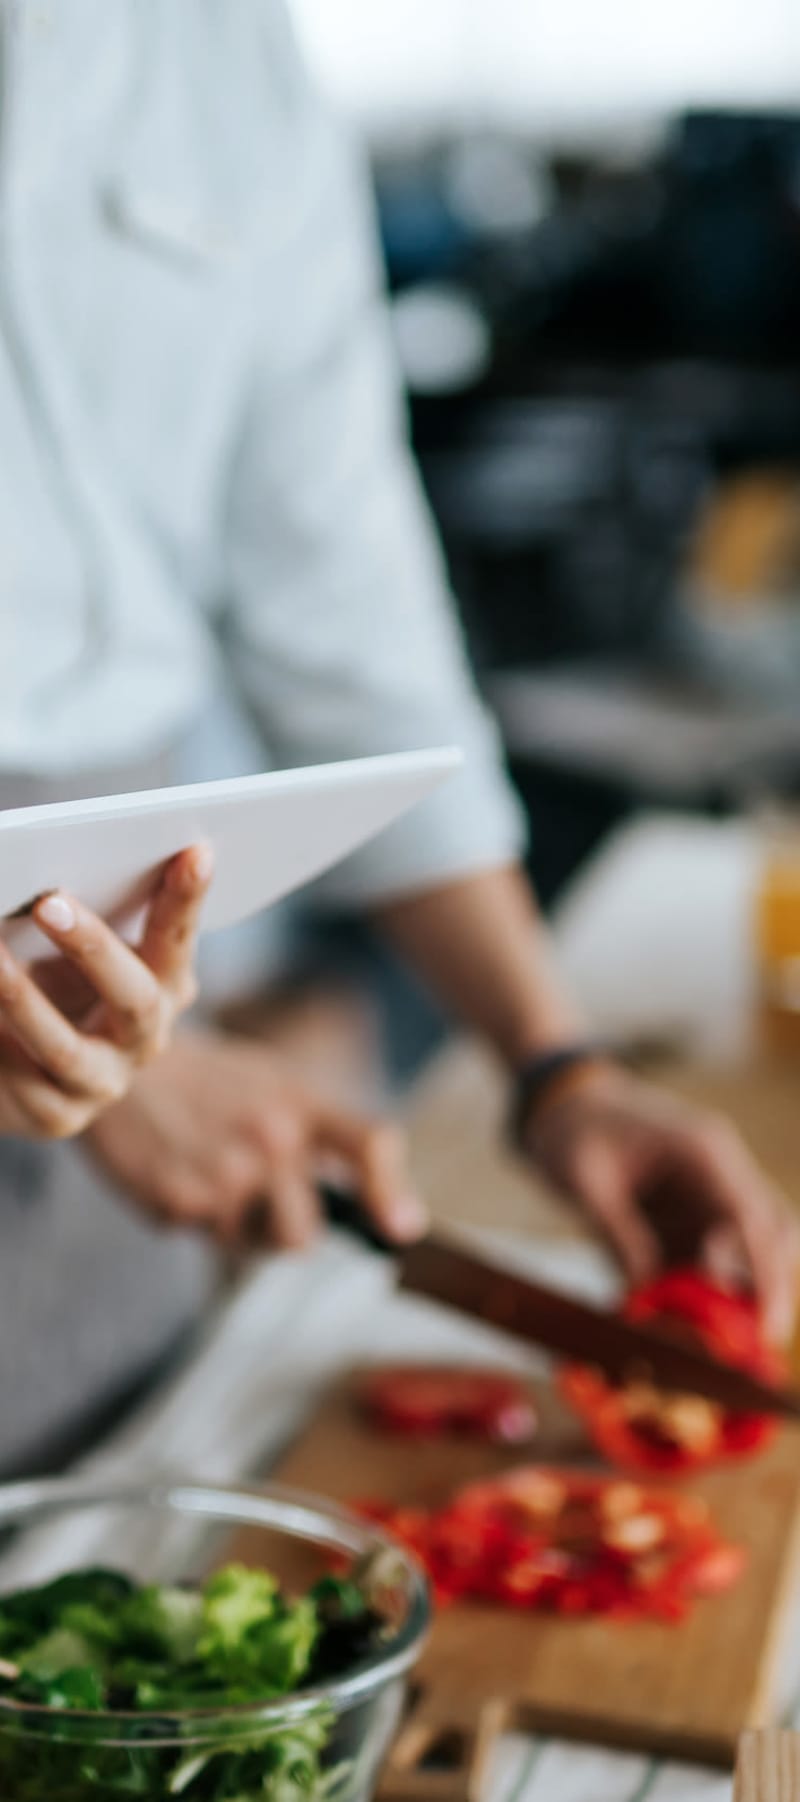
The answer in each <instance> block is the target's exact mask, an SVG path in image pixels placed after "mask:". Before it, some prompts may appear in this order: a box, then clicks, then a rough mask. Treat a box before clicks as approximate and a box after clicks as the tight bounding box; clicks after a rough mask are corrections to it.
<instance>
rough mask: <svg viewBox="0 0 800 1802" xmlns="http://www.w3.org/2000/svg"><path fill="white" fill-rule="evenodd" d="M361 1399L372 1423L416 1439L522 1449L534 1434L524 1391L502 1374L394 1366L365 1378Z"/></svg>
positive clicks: (529, 1402)
mask: <svg viewBox="0 0 800 1802" xmlns="http://www.w3.org/2000/svg"><path fill="white" fill-rule="evenodd" d="M361 1399H362V1402H363V1405H364V1406H365V1408H366V1409H367V1412H368V1413H369V1416H370V1418H371V1420H373V1421H374V1422H375V1424H376V1425H378V1426H380V1427H382V1428H384V1429H385V1430H387V1431H389V1432H393V1433H407V1434H409V1436H412V1437H414V1438H419V1439H422V1438H434V1437H438V1436H440V1435H443V1434H449V1433H457V1434H472V1435H474V1436H476V1437H478V1438H483V1439H491V1440H495V1441H498V1442H499V1443H501V1444H505V1445H522V1444H524V1443H525V1442H526V1441H529V1440H531V1439H532V1438H534V1436H535V1433H536V1426H537V1419H536V1408H535V1406H534V1402H533V1397H532V1395H531V1392H530V1389H529V1388H528V1386H527V1384H525V1383H524V1382H522V1381H521V1380H520V1379H519V1378H518V1377H515V1376H508V1375H506V1374H504V1373H503V1372H502V1371H489V1370H464V1369H463V1368H462V1369H458V1370H452V1369H450V1368H448V1367H445V1366H435V1365H434V1366H430V1365H422V1364H401V1365H394V1366H391V1367H389V1368H386V1369H380V1370H376V1371H373V1372H372V1373H371V1374H370V1375H369V1376H368V1377H366V1378H365V1380H364V1382H363V1384H362V1387H361Z"/></svg>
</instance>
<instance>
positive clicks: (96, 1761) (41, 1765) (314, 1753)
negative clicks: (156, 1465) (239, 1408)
mask: <svg viewBox="0 0 800 1802" xmlns="http://www.w3.org/2000/svg"><path fill="white" fill-rule="evenodd" d="M380 1548H383V1549H384V1550H385V1551H386V1553H387V1557H386V1559H385V1560H378V1561H377V1563H376V1567H375V1568H376V1583H377V1585H378V1589H377V1591H376V1594H375V1601H376V1605H377V1606H378V1607H379V1608H380V1612H381V1613H382V1614H383V1615H384V1617H385V1619H386V1622H387V1627H386V1632H385V1635H384V1636H383V1637H382V1639H381V1642H380V1644H379V1646H378V1647H377V1648H374V1649H373V1650H372V1651H371V1652H370V1654H369V1656H368V1657H367V1658H365V1659H364V1660H363V1661H362V1662H361V1663H360V1664H357V1665H355V1666H353V1667H352V1668H351V1669H350V1670H348V1671H346V1672H345V1673H344V1674H343V1675H341V1676H339V1677H337V1678H336V1679H335V1680H333V1681H330V1682H328V1683H324V1684H320V1685H318V1686H317V1687H316V1688H309V1689H305V1690H302V1691H298V1692H296V1693H295V1694H293V1695H292V1696H291V1697H288V1698H282V1699H281V1700H280V1701H278V1702H276V1701H269V1702H265V1703H264V1704H263V1705H262V1704H259V1705H257V1706H253V1705H248V1706H240V1707H230V1708H221V1709H215V1710H214V1711H213V1712H211V1711H205V1710H186V1711H183V1712H181V1713H175V1714H167V1713H161V1714H158V1715H155V1714H147V1713H142V1712H137V1713H135V1714H134V1713H115V1714H112V1713H109V1712H104V1713H95V1714H89V1713H79V1712H77V1711H71V1710H60V1709H51V1708H42V1707H37V1706H34V1705H31V1704H25V1703H22V1702H14V1701H13V1700H10V1699H8V1698H3V1699H0V1797H2V1802H34V1798H35V1802H44V1798H45V1797H46V1798H47V1802H101V1799H102V1802H116V1799H117V1798H119V1799H120V1802H122V1798H127V1799H128V1802H131V1799H132V1798H139V1799H140V1802H168V1799H171V1798H173V1797H175V1796H182V1797H185V1798H186V1802H322V1799H323V1798H325V1802H327V1799H328V1798H330V1799H331V1802H334V1799H335V1802H368V1798H369V1797H371V1796H372V1794H373V1789H374V1785H375V1780H376V1776H377V1772H378V1770H379V1768H380V1765H381V1762H382V1760H383V1758H384V1755H385V1753H386V1751H387V1749H388V1746H389V1743H390V1740H391V1738H392V1736H393V1734H394V1732H395V1730H396V1727H397V1724H398V1721H399V1717H400V1713H401V1710H402V1704H403V1696H404V1689H405V1678H406V1675H407V1673H408V1671H409V1670H410V1668H411V1666H412V1665H413V1663H414V1661H415V1659H416V1658H417V1656H418V1653H419V1651H420V1648H421V1645H422V1642H423V1639H424V1637H425V1633H426V1629H427V1626H428V1620H429V1607H428V1594H427V1587H426V1584H425V1579H424V1577H423V1575H422V1573H421V1572H420V1570H419V1569H418V1568H417V1566H416V1565H415V1564H414V1561H413V1560H412V1559H411V1558H409V1557H407V1556H406V1554H405V1553H404V1552H402V1551H401V1550H400V1549H399V1548H398V1547H397V1546H396V1545H395V1544H394V1542H393V1541H390V1540H388V1539H386V1538H385V1537H384V1536H383V1535H382V1534H381V1533H380V1532H378V1531H377V1530H376V1529H374V1528H373V1527H372V1526H371V1525H367V1524H366V1523H365V1522H363V1521H359V1520H358V1519H357V1518H356V1517H355V1516H353V1515H350V1514H348V1513H347V1512H346V1511H345V1510H343V1509H339V1508H337V1507H335V1506H334V1505H333V1504H331V1503H329V1502H327V1501H325V1500H322V1499H320V1498H318V1497H315V1496H311V1495H305V1494H303V1493H301V1492H296V1491H293V1490H289V1489H283V1488H280V1487H278V1486H277V1485H275V1486H271V1487H269V1488H266V1489H264V1490H249V1489H245V1488H223V1487H218V1486H216V1485H214V1486H211V1485H205V1484H203V1483H201V1482H195V1481H189V1480H187V1481H182V1480H174V1481H170V1480H162V1481H158V1482H153V1483H152V1484H142V1485H136V1484H132V1483H130V1482H128V1483H118V1482H113V1481H107V1482H103V1481H102V1480H98V1479H95V1480H93V1481H87V1480H82V1481H74V1482H73V1481H70V1480H66V1481H61V1480H59V1481H54V1482H32V1483H16V1484H12V1485H7V1486H6V1487H5V1488H2V1487H0V1603H1V1602H2V1594H3V1592H8V1591H9V1590H11V1589H18V1588H23V1587H26V1586H28V1585H32V1584H38V1583H43V1582H47V1581H48V1580H49V1579H51V1578H53V1577H56V1576H59V1575H61V1574H62V1573H63V1572H65V1571H68V1570H76V1569H79V1568H81V1567H83V1566H87V1565H95V1566H96V1565H105V1566H110V1567H111V1568H113V1569H117V1570H123V1571H125V1572H126V1573H127V1574H128V1575H129V1576H131V1577H133V1578H134V1579H135V1580H136V1581H138V1582H143V1583H154V1582H155V1583H185V1582H193V1583H194V1582H198V1581H201V1580H202V1579H203V1577H204V1576H205V1575H206V1574H207V1573H208V1572H209V1570H211V1569H213V1568H214V1566H215V1565H218V1564H219V1563H221V1562H226V1561H227V1560H228V1559H230V1558H235V1559H237V1560H240V1561H241V1562H243V1563H245V1564H252V1565H254V1566H261V1565H263V1566H267V1567H269V1569H271V1570H273V1571H275V1572H276V1574H277V1575H278V1576H279V1577H280V1578H281V1580H282V1582H284V1583H285V1584H286V1585H287V1587H288V1588H289V1589H295V1588H297V1589H299V1588H304V1587H305V1586H306V1585H308V1584H309V1583H312V1582H313V1581H314V1580H315V1578H316V1577H317V1576H319V1575H320V1574H321V1573H322V1572H323V1571H324V1570H326V1569H329V1568H330V1565H331V1563H332V1562H335V1563H336V1566H337V1568H341V1567H342V1564H344V1565H345V1566H347V1565H352V1564H354V1563H355V1562H356V1561H357V1560H359V1559H361V1558H364V1557H366V1556H368V1555H369V1554H370V1553H372V1552H374V1551H375V1550H376V1549H380ZM332 1555H333V1556H332ZM381 1573H382V1574H381Z"/></svg>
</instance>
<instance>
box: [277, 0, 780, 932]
mask: <svg viewBox="0 0 800 1802" xmlns="http://www.w3.org/2000/svg"><path fill="white" fill-rule="evenodd" d="M293 4H294V8H295V14H296V21H297V25H298V28H299V30H300V33H301V35H302V38H303V40H304V43H305V46H306V49H307V52H308V54H309V56H310V58H311V60H312V62H313V64H314V66H315V68H316V71H317V75H318V78H319V80H320V81H321V82H322V83H323V85H324V86H325V87H326V88H327V89H328V91H329V92H330V93H331V94H332V95H333V97H334V99H335V100H336V102H337V104H338V105H339V107H340V108H341V109H342V110H343V111H344V112H345V113H346V114H347V115H348V116H349V118H350V120H351V121H352V124H353V127H354V129H355V130H356V131H357V132H358V133H359V134H360V135H361V136H362V137H363V139H364V140H365V141H366V143H367V145H368V148H369V152H370V156H371V160H372V167H373V170H374V180H375V189H376V196H377V202H378V208H379V214H380V221H381V228H382V234H383V241H384V246H385V253H386V260H387V266H388V270H389V277H390V283H391V290H392V298H393V311H394V318H395V324H396V330H397V337H398V343H399V346H400V352H401V357H402V362H403V368H404V371H405V376H406V381H407V385H408V393H409V406H410V415H411V422H412V431H413V439H414V445H415V450H416V454H417V457H418V459H419V464H420V468H421V471H422V475H423V478H424V482H425V485H426V488H427V491H428V494H429V496H430V500H431V503H432V505H433V508H434V511H435V514H436V517H437V519H438V522H439V526H440V528H441V532H442V535H443V538H444V543H445V546H446V550H447V555H448V558H449V561H450V566H451V570H452V576H453V583H454V587H455V591H456V594H457V596H458V600H459V604H460V606H461V608H462V611H463V617H464V621H465V625H466V628H467V633H468V637H469V643H470V646H471V650H472V655H473V658H474V660H475V664H476V667H477V670H478V672H479V676H480V680H481V683H482V685H483V687H484V689H485V692H486V693H487V694H488V696H489V698H490V699H491V701H492V703H493V705H494V707H495V709H496V710H497V712H498V714H499V717H500V720H501V723H502V727H503V731H504V735H505V739H506V744H507V749H508V755H509V760H510V763H511V766H512V769H513V772H514V775H515V778H516V780H517V782H518V784H519V786H520V788H521V790H522V792H523V795H524V797H525V799H526V802H527V805H528V808H529V810H530V813H531V817H532V823H533V843H534V845H535V876H536V881H537V884H538V887H539V890H540V893H541V894H542V897H543V899H544V901H545V902H546V903H547V904H548V905H549V904H552V902H553V901H554V900H555V899H556V898H557V897H558V895H559V892H560V891H561V889H562V888H563V886H564V884H565V882H566V881H567V880H568V878H570V877H571V876H572V875H573V874H574V873H575V871H576V870H577V869H578V868H579V866H580V864H581V862H582V860H583V859H584V858H585V857H586V856H587V854H588V853H589V852H590V851H591V850H592V849H594V848H595V847H596V846H597V845H598V844H599V843H600V842H601V841H602V839H603V837H604V836H605V835H606V834H607V833H608V831H609V830H610V828H611V827H612V826H613V825H615V824H617V823H619V821H620V820H621V819H623V818H624V817H625V816H626V815H628V814H629V813H631V812H632V811H633V810H638V809H639V808H641V807H642V806H647V807H649V808H653V807H655V808H662V807H663V808H668V809H674V808H675V807H676V806H677V807H679V808H680V809H681V810H682V811H683V812H685V811H686V810H687V809H688V810H690V811H691V812H697V814H699V815H703V814H715V815H726V814H730V813H733V812H737V811H739V810H741V808H742V807H743V806H745V805H749V804H750V802H751V801H752V800H753V798H754V797H758V796H759V795H762V794H764V793H769V794H772V795H776V794H777V795H786V796H793V795H794V794H795V792H796V790H797V788H798V786H800V710H799V709H798V703H797V693H798V674H799V673H800V356H799V355H798V340H799V337H800V109H797V100H796V72H797V70H798V68H800V8H798V6H797V4H796V0H760V3H759V4H758V5H757V6H756V5H754V4H752V3H749V4H740V3H738V0H703V4H702V5H700V6H699V5H698V4H697V0H670V4H669V5H668V6H666V7H663V8H652V7H643V6H642V5H641V3H640V0H605V4H604V5H602V6H598V5H597V3H596V0H559V4H558V5H557V6H552V5H546V4H544V0H381V3H380V5H379V6H373V7H366V6H365V5H364V4H363V0H293ZM796 109H797V110H796Z"/></svg>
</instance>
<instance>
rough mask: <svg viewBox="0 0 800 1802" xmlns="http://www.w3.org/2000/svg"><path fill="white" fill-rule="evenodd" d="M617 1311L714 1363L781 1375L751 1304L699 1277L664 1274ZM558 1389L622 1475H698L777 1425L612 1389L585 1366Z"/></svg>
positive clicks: (642, 1391)
mask: <svg viewBox="0 0 800 1802" xmlns="http://www.w3.org/2000/svg"><path fill="white" fill-rule="evenodd" d="M622 1311H623V1313H624V1315H625V1316H626V1318H627V1319H629V1320H634V1321H654V1322H655V1321H658V1322H659V1323H661V1322H663V1323H664V1326H665V1328H667V1329H670V1330H676V1331H680V1332H681V1334H682V1335H683V1336H684V1337H690V1338H692V1339H694V1340H699V1341H700V1342H701V1343H702V1344H704V1345H706V1346H707V1347H708V1349H709V1351H712V1352H713V1353H714V1355H715V1357H718V1358H720V1359H722V1360H724V1361H725V1362H727V1363H729V1364H733V1365H736V1366H738V1367H740V1368H741V1369H743V1370H749V1371H751V1372H752V1373H753V1375H755V1376H761V1377H764V1378H766V1380H767V1381H769V1382H777V1381H779V1379H780V1378H781V1377H782V1376H783V1375H784V1365H783V1361H782V1359H781V1358H780V1357H779V1355H778V1354H777V1353H776V1352H775V1350H774V1349H773V1348H772V1347H771V1346H769V1345H768V1344H767V1343H766V1341H765V1339H764V1336H763V1333H762V1330H761V1326H760V1322H759V1317H758V1311H757V1309H756V1306H755V1304H754V1302H753V1301H752V1300H751V1299H750V1298H749V1297H748V1296H745V1295H741V1294H737V1293H735V1292H733V1291H732V1290H728V1289H723V1288H721V1287H720V1286H719V1285H718V1284H716V1283H714V1282H712V1281H711V1280H710V1278H708V1277H706V1276H704V1275H703V1274H702V1272H700V1271H697V1270H674V1271H667V1272H666V1273H665V1274H664V1275H663V1276H661V1277H658V1278H657V1279H656V1280H655V1282H652V1283H649V1284H647V1285H646V1286H645V1287H644V1288H641V1289H638V1290H634V1291H633V1293H632V1294H631V1295H629V1296H628V1298H627V1300H626V1302H625V1304H624V1307H623V1310H622ZM560 1387H561V1391H562V1394H563V1395H564V1397H565V1399H566V1400H567V1401H568V1402H569V1404H570V1406H571V1407H572V1408H573V1409H574V1411H575V1413H576V1414H578V1415H579V1416H580V1418H581V1419H582V1420H583V1422H584V1424H585V1426H586V1427H587V1429H588V1432H589V1435H590V1437H591V1439H592V1441H593V1443H594V1444H595V1445H596V1446H597V1447H598V1449H599V1450H600V1451H601V1452H602V1453H603V1455H604V1456H605V1457H606V1458H607V1459H608V1460H609V1461H610V1462H611V1463H613V1464H616V1465H619V1466H621V1467H622V1468H623V1469H629V1470H637V1471H639V1470H641V1471H659V1472H661V1473H663V1474H665V1475H667V1474H677V1473H679V1472H681V1471H686V1470H694V1469H699V1468H701V1467H702V1466H705V1465H708V1464H714V1463H716V1462H718V1461H720V1460H722V1459H725V1458H736V1457H744V1456H746V1455H749V1454H752V1453H753V1452H756V1451H759V1450H761V1449H762V1447H764V1446H765V1445H766V1444H767V1443H768V1442H769V1440H770V1439H771V1437H772V1435H773V1433H774V1431H775V1425H774V1422H773V1421H772V1420H770V1419H767V1418H765V1417H763V1416H761V1415H741V1414H727V1413H725V1412H724V1410H722V1409H720V1408H718V1407H716V1406H715V1405H714V1404H713V1403H712V1402H708V1401H705V1400H704V1399H703V1398H702V1397H699V1396H680V1395H675V1396H664V1395H663V1394H661V1393H660V1392H658V1391H656V1390H655V1389H654V1388H653V1387H652V1386H650V1385H648V1384H644V1383H630V1384H628V1385H626V1386H624V1387H616V1386H614V1385H613V1384H612V1383H610V1382H609V1381H608V1380H607V1379H606V1377H604V1376H603V1374H602V1373H601V1372H599V1371H596V1370H591V1369H587V1368H585V1367H584V1366H582V1365H572V1366H567V1367H566V1368H565V1370H564V1371H563V1372H562V1375H561V1379H560Z"/></svg>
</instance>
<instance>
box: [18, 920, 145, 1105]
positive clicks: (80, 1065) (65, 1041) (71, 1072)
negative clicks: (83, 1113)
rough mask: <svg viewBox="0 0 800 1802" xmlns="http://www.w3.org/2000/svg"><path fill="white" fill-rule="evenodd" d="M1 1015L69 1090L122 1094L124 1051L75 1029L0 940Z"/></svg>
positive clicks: (109, 1096) (106, 1096) (110, 1096)
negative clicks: (122, 1055) (122, 1057)
mask: <svg viewBox="0 0 800 1802" xmlns="http://www.w3.org/2000/svg"><path fill="white" fill-rule="evenodd" d="M0 1017H1V1018H2V1020H3V1023H4V1025H5V1026H6V1027H7V1028H8V1030H9V1031H10V1032H11V1033H12V1034H13V1036H14V1038H15V1039H16V1040H17V1041H18V1043H19V1044H20V1045H21V1047H22V1049H23V1050H24V1051H25V1052H26V1053H27V1054H28V1056H29V1057H30V1058H32V1060H33V1062H34V1064H35V1065H37V1066H38V1069H39V1070H40V1071H42V1070H43V1071H45V1072H46V1074H47V1075H48V1076H49V1077H51V1078H52V1080H53V1082H54V1083H55V1084H57V1085H58V1087H59V1088H60V1089H62V1090H64V1091H65V1092H66V1094H67V1095H72V1096H86V1097H91V1098H93V1099H94V1100H96V1101H103V1102H111V1101H115V1100H117V1099H118V1098H119V1096H120V1094H121V1093H122V1089H123V1079H124V1065H123V1063H122V1061H121V1059H120V1055H119V1053H118V1052H117V1051H116V1050H115V1048H114V1047H113V1046H112V1045H109V1044H106V1043H104V1042H103V1040H101V1039H94V1038H89V1037H87V1036H85V1035H84V1034H83V1033H80V1032H78V1031H76V1029H75V1027H73V1026H71V1025H70V1023H69V1021H68V1020H65V1018H64V1015H63V1014H61V1013H59V1011H58V1008H56V1007H54V1006H53V1004H52V1002H51V1001H48V1000H47V997H46V996H45V995H43V994H42V992H41V990H40V989H38V988H37V986H36V983H35V982H33V981H32V980H31V978H30V977H29V976H28V974H27V972H26V971H25V970H23V969H22V968H21V966H20V965H19V964H18V963H16V961H15V959H14V958H13V957H12V955H11V953H10V951H9V950H8V948H7V947H6V946H5V945H3V944H1V943H0ZM31 1074H34V1073H31Z"/></svg>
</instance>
